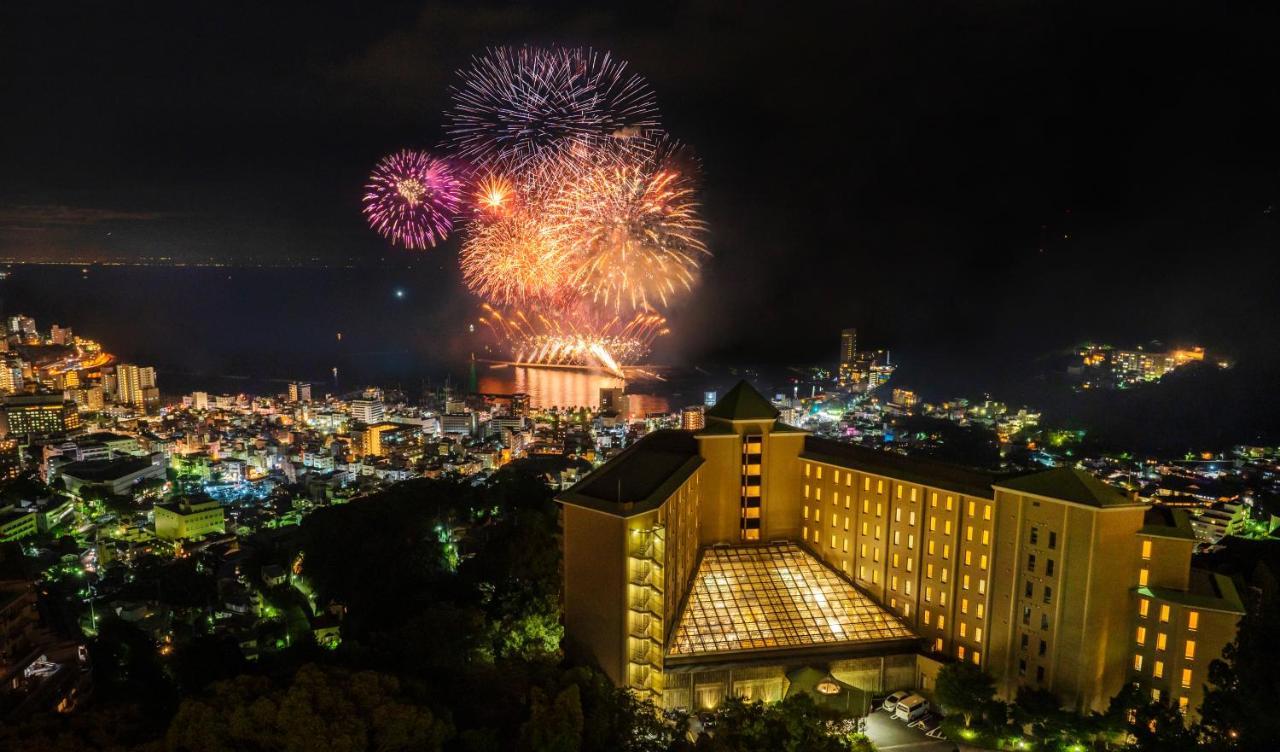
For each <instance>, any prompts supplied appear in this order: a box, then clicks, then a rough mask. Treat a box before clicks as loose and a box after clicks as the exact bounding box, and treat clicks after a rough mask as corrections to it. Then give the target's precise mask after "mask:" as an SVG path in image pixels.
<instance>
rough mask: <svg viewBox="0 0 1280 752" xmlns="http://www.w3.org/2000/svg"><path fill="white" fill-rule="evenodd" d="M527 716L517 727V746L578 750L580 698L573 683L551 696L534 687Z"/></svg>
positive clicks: (539, 751) (547, 751)
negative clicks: (518, 738)
mask: <svg viewBox="0 0 1280 752" xmlns="http://www.w3.org/2000/svg"><path fill="white" fill-rule="evenodd" d="M529 705H530V711H529V720H528V721H525V723H524V725H523V726H521V727H520V743H521V747H522V748H524V749H525V750H528V752H578V750H580V749H582V699H581V695H580V694H579V691H578V686H577V685H576V684H573V685H570V686H569V687H568V688H566V689H565V690H564V691H562V692H560V694H558V695H556V697H555V699H554V700H551V699H549V698H548V697H547V694H546V693H545V692H543V691H542V690H541V689H539V688H537V687H534V688H533V693H532V697H531V699H530V703H529Z"/></svg>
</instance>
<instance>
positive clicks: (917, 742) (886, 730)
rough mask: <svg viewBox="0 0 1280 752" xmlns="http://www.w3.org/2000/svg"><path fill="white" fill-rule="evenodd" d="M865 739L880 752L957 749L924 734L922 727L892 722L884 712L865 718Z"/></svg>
mask: <svg viewBox="0 0 1280 752" xmlns="http://www.w3.org/2000/svg"><path fill="white" fill-rule="evenodd" d="M936 722H937V721H936V717H935V719H934V723H936ZM867 737H868V738H870V739H871V742H872V743H873V744H875V745H876V749H878V750H881V752H887V750H894V752H952V751H953V750H955V749H957V747H956V744H955V742H950V741H946V740H943V739H935V738H934V737H931V736H929V735H928V734H927V733H925V728H924V727H923V726H918V725H916V726H913V725H908V724H906V723H903V722H902V721H897V720H894V719H893V718H891V717H890V716H889V714H888V713H886V712H885V711H884V710H876V711H874V712H873V713H872V714H871V715H869V716H867Z"/></svg>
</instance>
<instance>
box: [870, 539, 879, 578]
mask: <svg viewBox="0 0 1280 752" xmlns="http://www.w3.org/2000/svg"><path fill="white" fill-rule="evenodd" d="M871 560H872V561H876V562H878V561H880V547H879V546H876V547H874V548H872V549H871ZM872 579H875V578H872Z"/></svg>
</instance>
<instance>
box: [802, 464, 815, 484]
mask: <svg viewBox="0 0 1280 752" xmlns="http://www.w3.org/2000/svg"><path fill="white" fill-rule="evenodd" d="M812 473H813V465H810V464H809V463H808V462H806V463H804V477H806V478H808V477H809V475H810V474H812ZM806 488H808V486H806Z"/></svg>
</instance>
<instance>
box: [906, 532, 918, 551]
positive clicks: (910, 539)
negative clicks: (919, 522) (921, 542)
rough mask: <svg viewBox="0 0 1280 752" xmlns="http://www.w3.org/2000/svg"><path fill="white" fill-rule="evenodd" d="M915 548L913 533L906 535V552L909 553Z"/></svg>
mask: <svg viewBox="0 0 1280 752" xmlns="http://www.w3.org/2000/svg"><path fill="white" fill-rule="evenodd" d="M915 547H916V535H915V533H907V550H908V551H910V550H911V549H913V548H915Z"/></svg>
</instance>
